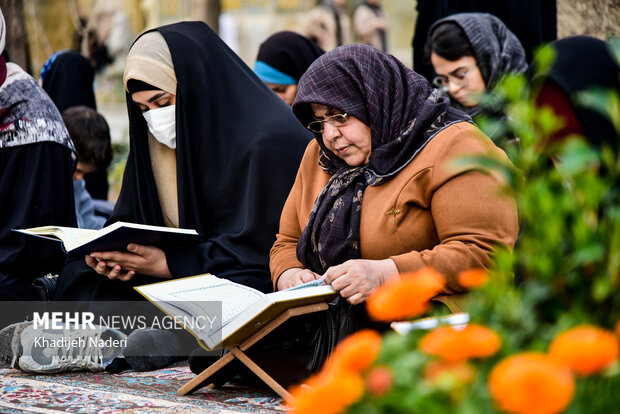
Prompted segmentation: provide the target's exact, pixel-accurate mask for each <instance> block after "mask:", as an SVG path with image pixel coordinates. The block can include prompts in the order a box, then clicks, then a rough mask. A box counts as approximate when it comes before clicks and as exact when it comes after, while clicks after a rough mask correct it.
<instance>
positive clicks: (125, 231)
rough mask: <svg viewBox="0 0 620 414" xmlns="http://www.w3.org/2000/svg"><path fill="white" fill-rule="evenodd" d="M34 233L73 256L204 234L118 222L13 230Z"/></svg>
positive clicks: (169, 243)
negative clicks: (97, 227) (89, 226)
mask: <svg viewBox="0 0 620 414" xmlns="http://www.w3.org/2000/svg"><path fill="white" fill-rule="evenodd" d="M13 230H14V231H18V232H20V233H24V234H28V235H31V236H37V237H44V238H47V239H52V240H56V241H59V242H61V243H62V247H63V250H64V251H65V252H67V253H69V254H71V255H87V254H90V253H92V252H105V251H125V250H126V249H127V245H128V244H129V243H136V244H142V245H145V246H157V247H173V246H182V245H188V244H195V243H199V242H200V241H201V240H202V236H201V235H199V234H198V233H197V232H196V230H190V229H177V228H173V227H161V226H149V225H146V224H136V223H126V222H123V221H117V222H116V223H114V224H110V225H109V226H107V227H104V228H102V229H100V230H91V229H79V228H75V227H62V226H43V227H32V228H29V229H13Z"/></svg>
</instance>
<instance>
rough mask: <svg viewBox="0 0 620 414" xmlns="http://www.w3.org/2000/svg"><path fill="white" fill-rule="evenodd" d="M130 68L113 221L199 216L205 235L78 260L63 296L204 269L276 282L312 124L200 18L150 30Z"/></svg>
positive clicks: (188, 221)
mask: <svg viewBox="0 0 620 414" xmlns="http://www.w3.org/2000/svg"><path fill="white" fill-rule="evenodd" d="M124 80H125V85H126V88H127V108H128V112H129V122H130V153H129V157H128V160H127V165H126V167H125V174H124V177H123V185H122V189H121V193H120V196H119V199H118V201H117V203H116V207H115V210H114V213H113V216H112V218H111V219H110V222H113V221H117V220H123V221H130V222H135V223H144V224H152V225H160V226H170V227H182V228H193V229H196V230H197V231H198V232H199V233H202V234H204V243H201V244H199V245H196V246H194V247H191V248H183V249H167V250H165V251H162V250H160V249H158V248H156V247H152V246H135V245H131V246H129V247H130V248H129V251H128V252H100V253H97V254H93V255H92V256H87V257H86V261H87V263H88V265H87V264H86V263H84V259H79V260H77V261H73V262H71V263H69V264H68V265H67V266H65V268H64V269H63V271H62V272H61V275H60V279H59V290H58V295H57V297H58V299H86V300H88V299H90V300H106V299H107V300H118V299H135V298H138V297H139V295H137V294H135V293H134V292H133V289H132V287H133V286H134V285H139V284H144V283H149V282H154V281H157V280H161V279H162V278H171V277H172V278H177V277H182V276H190V275H195V274H200V273H205V272H210V273H213V274H215V275H217V276H219V277H223V278H227V279H230V280H232V281H235V282H238V283H241V284H244V285H247V286H251V287H254V288H256V289H259V290H261V291H270V290H271V289H272V288H271V284H270V280H269V269H268V252H269V247H270V246H271V244H272V243H273V241H274V239H275V233H276V231H277V223H278V217H279V215H280V211H281V208H282V205H283V204H284V201H285V198H286V194H287V193H288V191H289V189H290V186H291V185H292V182H293V179H294V175H295V172H296V170H297V167H298V164H299V160H300V159H301V156H302V153H303V150H304V148H305V146H306V145H307V142H308V139H309V137H308V134H307V133H306V132H305V131H304V129H303V127H302V126H301V125H300V124H299V123H298V122H297V120H296V119H295V118H294V116H293V115H292V113H291V111H290V109H289V108H288V107H287V106H286V104H285V103H284V102H283V101H282V100H280V99H279V98H278V97H277V96H275V95H274V94H273V93H271V91H270V90H269V89H268V88H267V87H266V86H265V85H264V84H263V83H262V82H261V81H260V80H259V79H258V78H257V77H256V76H255V75H254V74H253V73H252V71H251V70H250V69H249V68H248V67H247V66H246V65H245V63H243V61H241V59H239V58H238V57H237V55H235V53H234V52H233V51H232V50H230V49H229V48H228V47H227V46H226V45H225V44H224V43H223V42H222V41H221V40H220V39H219V37H218V36H217V35H216V34H215V33H214V32H213V31H211V29H209V28H208V26H207V25H205V24H204V23H201V22H183V23H177V24H172V25H169V26H163V27H160V28H157V29H155V30H152V31H149V32H146V33H145V34H142V35H141V36H140V37H139V38H138V39H137V40H136V42H135V43H134V44H133V46H132V48H131V50H130V52H129V55H128V57H127V63H126V68H125V76H124ZM145 96H146V97H145ZM91 267H92V268H91ZM93 269H95V271H96V272H97V273H100V275H97V274H93V273H94V272H93Z"/></svg>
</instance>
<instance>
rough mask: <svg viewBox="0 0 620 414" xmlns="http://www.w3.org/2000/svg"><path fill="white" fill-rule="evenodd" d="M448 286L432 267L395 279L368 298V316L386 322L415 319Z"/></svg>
mask: <svg viewBox="0 0 620 414" xmlns="http://www.w3.org/2000/svg"><path fill="white" fill-rule="evenodd" d="M445 283H446V282H445V279H444V278H443V276H441V275H440V274H439V273H437V272H435V271H434V270H433V269H431V268H429V267H425V268H422V269H420V270H418V271H416V272H412V273H405V274H402V275H400V277H393V278H391V279H389V280H388V281H387V282H386V283H385V284H384V285H383V286H381V287H379V288H378V289H377V290H375V292H374V293H373V294H372V295H371V296H370V297H369V298H368V300H367V301H366V308H367V309H368V314H369V315H370V317H371V318H373V319H375V320H379V321H386V322H390V321H401V320H406V319H410V318H413V317H414V316H417V315H420V314H422V313H424V312H425V311H426V309H427V308H428V306H429V301H430V300H431V299H432V298H433V297H434V296H436V295H437V294H438V293H439V292H441V289H443V287H444V285H445Z"/></svg>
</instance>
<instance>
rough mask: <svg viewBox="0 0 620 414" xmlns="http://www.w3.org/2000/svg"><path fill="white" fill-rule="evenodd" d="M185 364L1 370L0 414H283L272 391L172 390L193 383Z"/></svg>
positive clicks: (238, 388)
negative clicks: (144, 368) (115, 369)
mask: <svg viewBox="0 0 620 414" xmlns="http://www.w3.org/2000/svg"><path fill="white" fill-rule="evenodd" d="M193 377H194V374H192V373H191V371H190V370H189V367H188V366H187V363H180V364H176V365H173V366H171V367H169V368H166V369H161V370H158V371H152V372H136V371H125V372H122V373H120V374H110V373H106V372H100V373H78V372H74V373H67V374H55V375H30V374H26V373H24V372H21V371H18V370H13V369H0V412H2V413H23V412H31V413H58V412H70V413H172V412H174V413H178V414H184V413H204V412H209V413H219V414H233V413H282V412H283V411H284V408H283V407H282V405H281V404H282V399H281V398H279V396H278V395H277V394H275V393H273V392H270V391H268V390H263V389H256V388H250V387H244V386H235V385H231V384H227V385H225V386H224V387H222V388H219V389H213V390H212V389H207V388H202V389H200V390H198V391H196V392H195V393H194V394H192V395H187V396H182V397H180V396H177V395H176V391H177V390H178V389H179V388H180V387H181V386H182V385H183V384H185V383H186V382H187V381H189V380H190V379H192V378H193Z"/></svg>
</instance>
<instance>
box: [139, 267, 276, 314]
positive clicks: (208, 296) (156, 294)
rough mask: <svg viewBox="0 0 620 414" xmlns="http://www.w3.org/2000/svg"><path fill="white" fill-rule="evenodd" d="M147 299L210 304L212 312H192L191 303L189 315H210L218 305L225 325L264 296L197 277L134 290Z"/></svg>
mask: <svg viewBox="0 0 620 414" xmlns="http://www.w3.org/2000/svg"><path fill="white" fill-rule="evenodd" d="M137 289H138V290H139V291H140V292H141V293H143V294H145V295H146V296H148V297H149V298H151V300H155V301H164V302H175V303H179V302H182V301H186V302H193V303H200V305H201V306H209V305H208V304H206V303H205V302H218V303H213V306H211V307H212V308H213V309H200V310H198V309H195V307H194V306H192V305H191V303H189V304H188V310H191V312H192V313H194V314H195V313H196V312H201V313H204V314H212V313H213V311H214V310H215V309H216V308H219V302H221V303H222V305H221V306H222V324H226V323H227V322H228V321H229V320H230V319H232V318H233V317H234V316H235V315H237V314H238V313H240V312H242V311H243V310H245V309H246V308H248V307H250V306H251V305H252V304H253V303H255V302H257V301H258V300H260V299H261V298H262V297H263V296H265V294H264V293H262V292H259V291H258V290H256V289H252V288H250V287H247V286H243V285H240V284H238V283H234V282H231V281H229V280H226V279H220V278H218V277H215V276H213V275H201V276H193V277H188V278H182V279H176V280H172V281H169V282H162V283H155V284H152V285H146V286H140V287H138V288H137Z"/></svg>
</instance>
